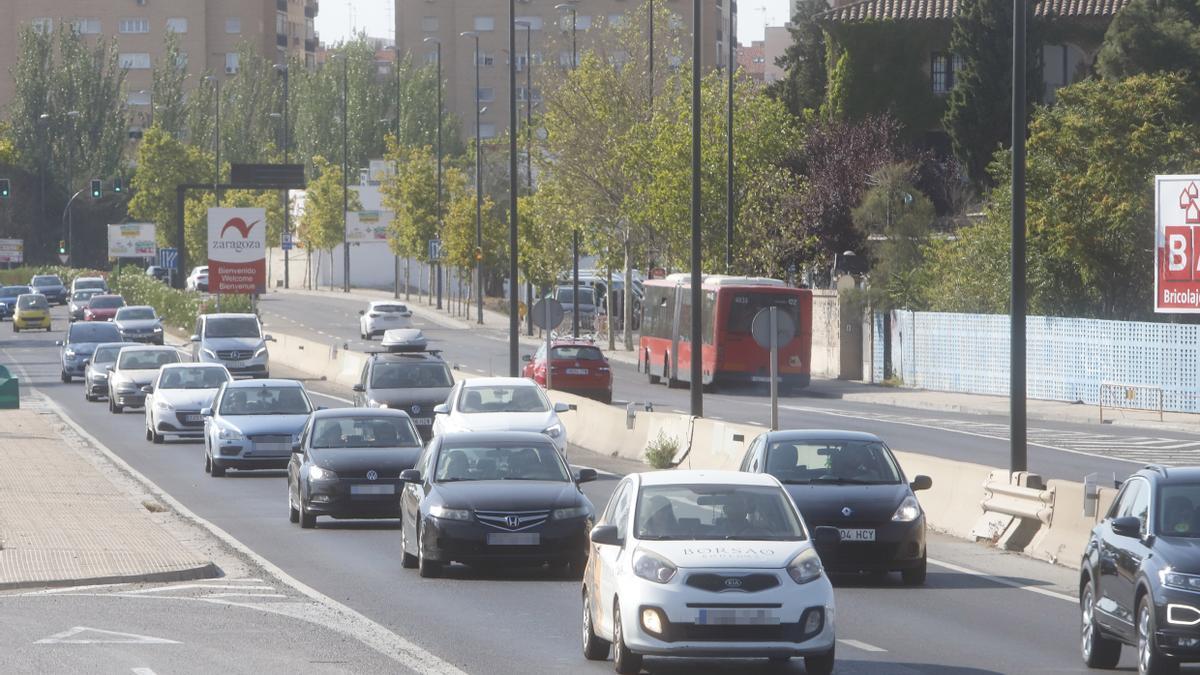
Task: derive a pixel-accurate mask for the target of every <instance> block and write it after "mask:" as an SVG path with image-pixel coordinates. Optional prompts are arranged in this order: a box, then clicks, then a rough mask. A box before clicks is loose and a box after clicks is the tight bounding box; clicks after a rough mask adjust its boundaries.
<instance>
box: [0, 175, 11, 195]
mask: <svg viewBox="0 0 1200 675" xmlns="http://www.w3.org/2000/svg"><path fill="white" fill-rule="evenodd" d="M9 194H10V189H9V183H8V179H7V178H0V199H8V196H9Z"/></svg>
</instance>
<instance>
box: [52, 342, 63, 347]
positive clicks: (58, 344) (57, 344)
mask: <svg viewBox="0 0 1200 675" xmlns="http://www.w3.org/2000/svg"><path fill="white" fill-rule="evenodd" d="M54 346H55V347H61V346H63V341H62V340H55V341H54Z"/></svg>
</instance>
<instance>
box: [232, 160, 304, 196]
mask: <svg viewBox="0 0 1200 675" xmlns="http://www.w3.org/2000/svg"><path fill="white" fill-rule="evenodd" d="M229 182H230V183H235V184H237V185H238V186H239V187H247V188H255V187H257V188H262V189H270V190H303V189H304V187H305V183H304V165H303V164H233V165H231V166H230V167H229Z"/></svg>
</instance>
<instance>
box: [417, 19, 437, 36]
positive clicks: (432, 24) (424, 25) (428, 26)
mask: <svg viewBox="0 0 1200 675" xmlns="http://www.w3.org/2000/svg"><path fill="white" fill-rule="evenodd" d="M438 28H440V22H439V21H438V18H437V17H436V16H427V17H425V18H423V19H421V30H422V31H424V32H426V33H436V32H438Z"/></svg>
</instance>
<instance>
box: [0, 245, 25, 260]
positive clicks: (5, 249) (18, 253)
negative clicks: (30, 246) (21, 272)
mask: <svg viewBox="0 0 1200 675" xmlns="http://www.w3.org/2000/svg"><path fill="white" fill-rule="evenodd" d="M24 261H25V240H24V239H0V263H12V264H14V265H19V264H21V263H22V262H24Z"/></svg>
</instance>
